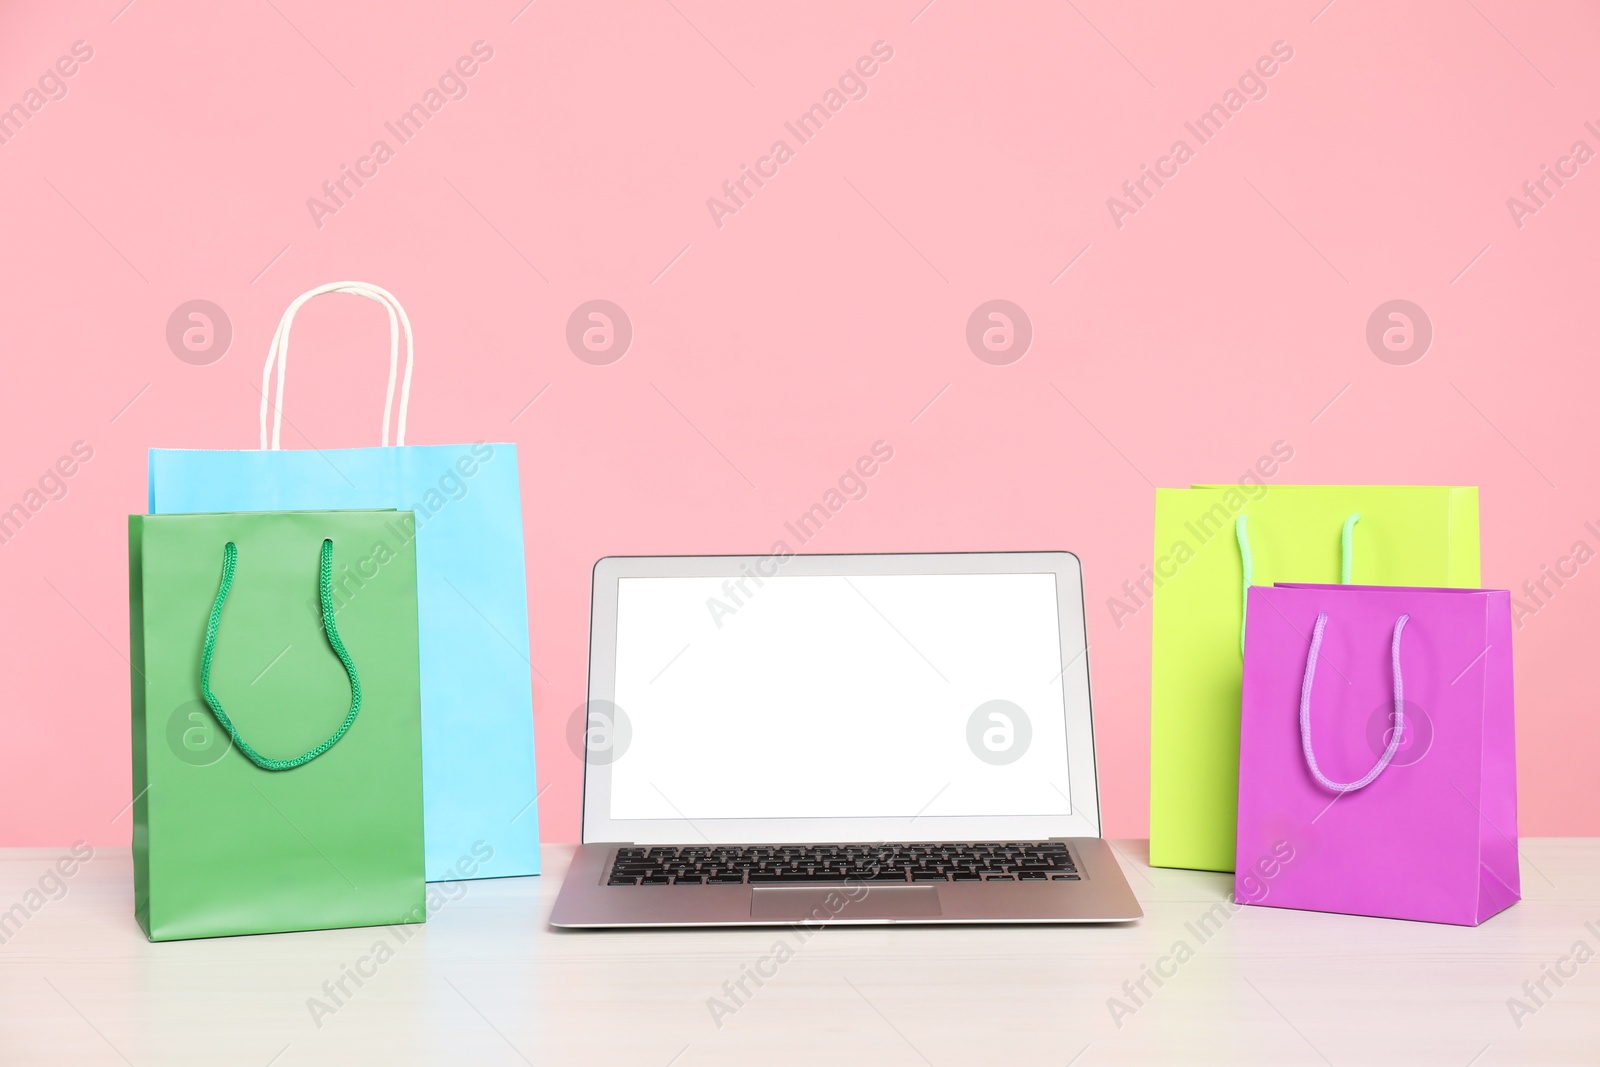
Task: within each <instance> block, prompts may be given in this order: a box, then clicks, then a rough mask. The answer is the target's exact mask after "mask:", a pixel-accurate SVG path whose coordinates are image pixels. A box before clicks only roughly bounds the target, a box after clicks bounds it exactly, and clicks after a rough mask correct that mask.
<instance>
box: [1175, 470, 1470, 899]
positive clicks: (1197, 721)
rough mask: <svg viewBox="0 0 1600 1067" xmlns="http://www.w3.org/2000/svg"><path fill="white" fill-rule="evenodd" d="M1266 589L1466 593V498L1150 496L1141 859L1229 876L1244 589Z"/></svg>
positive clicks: (1244, 492)
mask: <svg viewBox="0 0 1600 1067" xmlns="http://www.w3.org/2000/svg"><path fill="white" fill-rule="evenodd" d="M1274 582H1299V583H1316V584H1331V583H1336V582H1343V583H1345V584H1357V585H1414V586H1465V587H1476V586H1478V585H1479V584H1480V583H1479V575H1478V490H1477V489H1476V488H1474V487H1463V486H1406V485H1265V484H1261V483H1259V482H1255V483H1251V484H1244V485H1208V486H1194V487H1192V488H1189V489H1157V490H1156V518H1155V553H1154V557H1153V562H1152V576H1151V585H1152V586H1153V594H1154V595H1153V596H1152V598H1151V604H1152V613H1151V648H1150V863H1151V864H1152V865H1153V866H1157V867H1187V868H1192V869H1196V870H1206V871H1231V870H1233V865H1234V824H1235V820H1236V818H1237V814H1238V792H1239V696H1240V683H1241V679H1242V676H1243V636H1244V626H1245V623H1246V619H1245V612H1244V601H1245V590H1246V589H1247V588H1248V587H1249V586H1251V585H1271V584H1273V583H1274Z"/></svg>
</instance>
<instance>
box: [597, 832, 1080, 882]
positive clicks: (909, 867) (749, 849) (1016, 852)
mask: <svg viewBox="0 0 1600 1067" xmlns="http://www.w3.org/2000/svg"><path fill="white" fill-rule="evenodd" d="M1080 880H1081V875H1080V874H1079V873H1078V868H1077V866H1076V864H1074V863H1073V861H1072V856H1071V854H1070V853H1068V851H1067V846H1066V845H1065V844H1063V843H1061V842H1059V841H1010V842H1005V843H999V842H995V843H979V844H970V843H963V844H949V845H945V844H928V843H917V844H907V845H893V844H884V845H703V846H681V845H655V846H651V847H635V848H621V849H618V850H617V855H616V859H615V860H614V861H613V863H612V865H611V874H610V877H609V878H608V880H607V881H606V884H607V885H616V886H622V885H777V884H782V883H791V884H800V885H809V884H813V883H817V882H846V881H853V882H870V883H880V882H891V883H892V882H1042V881H1066V882H1076V881H1080Z"/></svg>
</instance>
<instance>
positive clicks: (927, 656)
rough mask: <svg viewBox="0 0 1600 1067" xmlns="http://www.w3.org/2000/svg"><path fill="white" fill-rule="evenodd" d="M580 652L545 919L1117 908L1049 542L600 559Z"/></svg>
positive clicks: (1060, 557) (1045, 914)
mask: <svg viewBox="0 0 1600 1067" xmlns="http://www.w3.org/2000/svg"><path fill="white" fill-rule="evenodd" d="M589 644H590V647H589V700H588V702H587V706H586V712H585V714H586V723H585V726H586V729H585V732H584V734H583V735H582V747H583V751H584V756H585V759H584V795H583V843H582V844H581V845H580V847H579V848H578V851H577V854H576V856H575V857H574V859H573V862H572V866H571V868H570V869H569V870H568V872H567V876H566V880H565V882H564V883H563V884H562V887H561V893H560V896H559V897H558V899H557V901H556V904H555V908H554V910H553V911H552V913H551V917H550V922H551V924H552V925H553V926H557V927H629V926H725V925H777V924H792V923H796V922H812V923H820V922H826V923H841V924H848V923H994V922H1003V923H1023V922H1048V923H1066V922H1126V921H1129V920H1132V919H1136V918H1138V917H1139V916H1140V915H1141V914H1142V912H1141V911H1140V908H1139V904H1138V902H1137V901H1136V900H1135V899H1134V897H1133V894H1132V892H1131V891H1130V890H1129V888H1128V885H1127V882H1126V881H1125V880H1124V878H1123V875H1122V871H1121V869H1120V868H1119V866H1118V865H1117V861H1116V858H1115V857H1114V855H1113V853H1112V851H1111V849H1110V847H1109V846H1108V845H1107V844H1106V843H1105V842H1104V841H1103V840H1102V839H1101V837H1100V805H1099V795H1098V786H1097V783H1096V779H1095V760H1094V734H1093V726H1092V723H1091V718H1090V701H1089V668H1088V655H1087V651H1088V650H1087V646H1086V644H1085V630H1084V606H1083V579H1082V572H1081V568H1080V564H1079V561H1078V558H1077V557H1076V556H1074V555H1072V554H1070V553H1066V552H996V553H948V554H906V555H835V556H823V555H814V556H813V555H793V554H788V553H787V552H778V553H775V554H774V555H769V556H649V557H645V556H639V557H607V558H605V559H602V560H600V561H599V562H598V563H597V564H596V565H595V568H594V598H593V608H592V615H591V625H590V642H589ZM573 733H574V735H576V731H575V730H574V731H573Z"/></svg>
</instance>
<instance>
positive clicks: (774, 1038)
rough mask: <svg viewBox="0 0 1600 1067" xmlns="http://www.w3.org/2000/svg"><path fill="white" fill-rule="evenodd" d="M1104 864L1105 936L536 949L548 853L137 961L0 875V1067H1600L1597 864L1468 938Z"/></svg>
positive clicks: (866, 934)
mask: <svg viewBox="0 0 1600 1067" xmlns="http://www.w3.org/2000/svg"><path fill="white" fill-rule="evenodd" d="M1113 844H1114V846H1115V848H1116V850H1117V853H1118V855H1119V856H1120V857H1121V860H1122V862H1123V866H1124V867H1125V869H1126V870H1127V874H1128V879H1129V881H1130V883H1131V884H1132V885H1133V888H1134V892H1135V893H1136V894H1137V895H1138V896H1139V898H1140V901H1141V902H1142V903H1143V905H1144V908H1145V911H1146V915H1145V918H1144V919H1142V920H1141V921H1140V922H1138V923H1136V924H1133V925H1131V926H1105V927H1065V926H1060V927H1043V926H1028V927H1023V926H1017V927H994V926H987V927H957V926H942V927H915V926H898V927H836V928H832V929H820V930H815V931H809V930H808V931H797V930H795V929H793V928H783V927H780V928H764V929H763V928H741V929H720V930H704V929H702V930H657V931H617V932H610V931H556V930H552V929H550V928H549V926H547V925H546V919H547V917H548V916H549V913H550V906H551V904H552V903H553V902H554V900H555V894H556V890H557V889H558V888H559V886H560V880H561V875H562V873H563V872H564V871H565V870H566V867H567V864H568V862H569V860H570V858H571V854H572V849H571V847H570V846H560V845H549V846H546V848H545V864H546V869H547V873H546V874H545V876H544V877H541V878H508V879H499V880H494V881H479V882H459V883H448V884H445V885H442V886H440V887H438V888H439V890H440V892H441V894H443V893H445V892H446V891H448V893H449V894H450V899H445V898H444V897H443V896H441V900H442V901H443V903H442V904H441V906H440V908H439V910H438V912H437V913H436V914H435V915H434V917H433V918H432V919H431V920H430V921H429V922H428V923H427V925H426V926H423V927H408V928H406V930H407V932H414V933H415V936H414V937H411V938H410V939H408V940H406V941H404V943H400V942H399V939H398V938H397V937H396V935H395V933H394V932H393V930H392V929H386V928H377V929H364V930H333V931H322V932H318V933H299V934H273V935H267V936H261V937H236V938H218V939H214V940H207V941H184V942H171V943H167V944H160V945H152V944H149V943H148V942H146V940H145V938H144V935H143V934H142V933H141V932H140V930H139V928H138V926H137V925H136V924H135V922H134V919H133V882H132V877H133V872H132V864H131V861H130V858H129V854H128V852H127V850H125V849H100V850H96V852H95V854H94V856H93V857H92V858H91V859H90V860H89V861H88V862H86V863H85V864H84V865H83V866H82V868H81V869H79V870H78V871H77V872H76V873H75V874H74V875H73V877H72V878H70V879H68V880H65V883H64V884H65V892H64V893H62V892H61V891H60V889H58V888H57V886H56V885H55V883H53V882H51V881H49V879H48V877H47V874H48V872H49V871H50V870H52V868H53V865H54V863H55V861H56V860H57V859H58V858H59V857H60V856H62V855H63V854H65V853H64V850H52V849H11V850H5V851H0V914H3V909H7V908H10V907H11V905H12V904H13V903H14V902H16V903H22V904H24V909H23V911H24V912H29V911H31V914H27V915H26V917H25V920H24V921H23V922H22V925H21V926H20V928H18V927H15V926H14V925H13V926H8V927H6V928H5V930H4V932H0V937H5V941H4V943H3V944H0V1005H3V1006H0V1063H6V1064H37V1063H74V1064H88V1065H92V1064H101V1063H104V1064H120V1063H128V1064H135V1065H140V1067H143V1065H145V1064H151V1065H157V1064H159V1065H171V1064H206V1065H208V1067H209V1065H215V1064H240V1065H250V1067H263V1065H267V1064H273V1065H276V1067H294V1065H299V1064H324V1063H326V1064H334V1063H337V1064H345V1063H386V1064H407V1063H450V1064H466V1063H470V1064H473V1065H495V1064H521V1063H538V1064H547V1063H584V1064H610V1063H618V1064H621V1063H627V1064H643V1065H646V1067H667V1065H669V1064H671V1065H674V1067H693V1065H696V1064H721V1063H727V1064H733V1063H739V1064H750V1063H761V1064H787V1063H796V1064H819V1063H826V1064H828V1065H829V1067H833V1065H836V1064H837V1065H840V1067H843V1065H848V1064H857V1063H872V1064H883V1065H886V1067H888V1065H899V1064H904V1065H907V1067H914V1065H917V1064H934V1065H944V1064H951V1065H955V1064H973V1063H1005V1062H1008V1061H1015V1062H1027V1063H1041V1064H1055V1065H1065V1064H1075V1065H1079V1067H1093V1065H1097V1064H1111V1063H1126V1064H1146V1063H1162V1062H1174V1063H1191V1064H1192V1063H1218V1064H1242V1063H1264V1064H1273V1065H1293V1064H1338V1065H1343V1064H1373V1063H1405V1064H1441V1065H1457V1067H1465V1065H1468V1064H1472V1065H1478V1067H1488V1065H1491V1064H1511V1063H1533V1062H1541V1063H1584V1064H1595V1063H1600V962H1592V961H1591V959H1590V957H1591V956H1593V955H1594V953H1595V952H1596V951H1600V840H1597V839H1577V838H1565V839H1554V838H1552V839H1538V840H1524V841H1523V842H1522V884H1523V891H1524V893H1525V894H1526V899H1524V900H1523V901H1522V903H1520V904H1517V905H1515V906H1514V907H1512V908H1511V909H1510V910H1509V911H1506V912H1503V913H1502V914H1500V915H1498V916H1496V917H1495V918H1493V919H1490V920H1489V921H1488V922H1487V923H1485V924H1484V925H1483V926H1481V927H1478V928H1477V929H1465V928H1460V927H1451V926H1439V925H1432V924H1427V923H1407V922H1394V921H1389V920H1382V919H1366V918H1355V917H1348V916H1342V915H1321V914H1315V913H1310V912H1294V911H1283V910H1278V909H1272V908H1240V909H1237V910H1236V911H1232V912H1231V914H1228V917H1227V918H1226V920H1225V921H1222V922H1221V924H1220V928H1215V927H1212V928H1210V929H1211V930H1212V932H1211V933H1210V934H1209V936H1205V934H1204V931H1203V929H1202V928H1201V927H1198V926H1196V925H1195V924H1197V923H1198V922H1199V921H1200V919H1201V918H1202V916H1205V915H1207V914H1208V913H1211V914H1213V915H1215V914H1217V913H1216V912H1214V911H1213V909H1214V908H1215V907H1216V906H1217V905H1218V904H1219V903H1223V904H1224V911H1225V912H1226V911H1227V910H1228V909H1227V908H1226V903H1225V902H1226V901H1227V900H1228V893H1229V890H1230V889H1231V888H1232V879H1231V876H1229V875H1219V874H1207V873H1201V872H1195V871H1173V870H1152V869H1151V868H1150V867H1149V866H1148V865H1147V863H1146V862H1145V845H1144V842H1142V841H1116V842H1113ZM41 879H44V880H45V888H46V890H54V892H53V893H50V892H47V893H43V894H39V895H37V896H29V895H28V894H29V891H30V890H35V889H38V888H39V887H40V884H41ZM41 901H42V906H38V905H40V903H41ZM15 914H16V913H15V912H13V916H15ZM380 944H381V945H383V946H384V948H383V950H382V951H379V949H378V946H379V945H380ZM1180 944H1182V945H1184V946H1186V949H1187V950H1186V951H1180V950H1179V945H1180ZM1180 957H1181V962H1180ZM1158 968H1159V971H1160V972H1165V973H1166V974H1169V975H1171V977H1164V978H1162V979H1161V982H1160V984H1159V985H1158V984H1157V983H1156V981H1155V980H1154V979H1152V978H1150V977H1147V976H1148V975H1149V974H1150V973H1151V972H1152V970H1155V969H1158ZM352 970H354V971H359V972H364V973H365V974H367V975H370V977H362V978H361V979H360V983H359V985H358V984H357V982H356V981H355V979H353V978H350V977H348V975H349V973H350V972H351V971H352ZM752 974H754V975H756V976H757V978H759V983H760V984H759V985H758V984H757V982H756V980H755V979H752V978H750V977H748V976H749V975H752ZM762 975H770V977H762ZM1141 978H1143V985H1144V990H1143V991H1141V990H1139V988H1138V983H1139V982H1140V980H1141ZM341 979H342V980H343V985H344V987H345V989H346V990H347V991H348V993H349V995H348V996H345V995H344V994H342V993H339V992H338V990H337V984H338V983H339V982H340V980H341ZM741 980H742V981H743V983H744V987H745V989H746V990H748V995H746V994H744V993H740V992H739V990H738V988H737V983H739V982H740V981H741ZM1541 981H1542V983H1543V990H1542V991H1541V990H1540V988H1539V983H1540V982H1541ZM325 983H328V984H327V985H325ZM1125 983H1127V985H1125ZM1524 983H1532V984H1531V986H1526V987H1525V985H1524ZM329 989H333V990H334V993H333V994H332V995H330V994H329V992H328V990H329ZM1519 1004H1520V1005H1521V1007H1520V1008H1519V1007H1518V1005H1519ZM319 1005H320V1006H319Z"/></svg>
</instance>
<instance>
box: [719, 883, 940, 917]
mask: <svg viewBox="0 0 1600 1067" xmlns="http://www.w3.org/2000/svg"><path fill="white" fill-rule="evenodd" d="M849 888H850V890H851V892H852V893H853V894H854V895H856V896H857V898H858V899H856V900H851V899H850V898H849V897H848V896H846V895H845V892H844V888H842V887H839V886H834V887H832V888H825V887H820V886H819V887H812V886H757V887H755V888H754V889H752V890H750V917H751V918H752V919H786V920H801V919H811V920H814V921H816V922H827V921H828V920H830V919H921V918H927V917H928V916H932V915H939V914H941V912H940V908H939V891H938V890H937V889H935V888H934V887H933V886H931V885H908V886H871V887H866V886H853V887H849ZM863 890H865V892H863Z"/></svg>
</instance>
